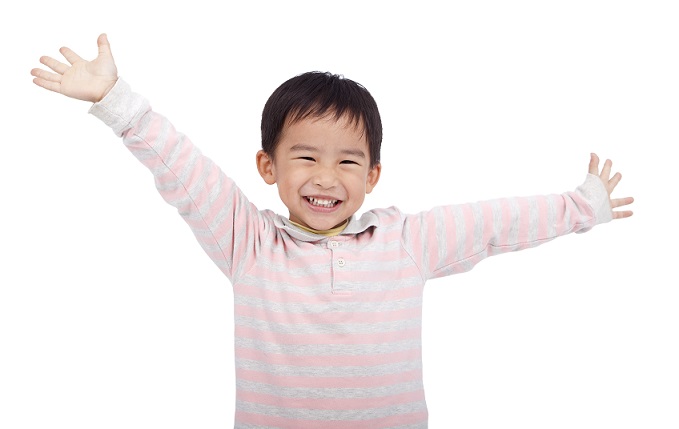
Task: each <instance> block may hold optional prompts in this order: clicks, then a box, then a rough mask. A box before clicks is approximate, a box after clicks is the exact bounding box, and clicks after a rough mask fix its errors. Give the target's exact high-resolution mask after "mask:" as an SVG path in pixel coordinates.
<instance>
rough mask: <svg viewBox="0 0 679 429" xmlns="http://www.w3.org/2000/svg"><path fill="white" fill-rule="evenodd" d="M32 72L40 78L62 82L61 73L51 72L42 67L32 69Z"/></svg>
mask: <svg viewBox="0 0 679 429" xmlns="http://www.w3.org/2000/svg"><path fill="white" fill-rule="evenodd" d="M31 74H32V75H33V76H35V77H37V78H39V79H42V80H47V81H50V82H57V83H60V82H61V75H60V74H56V73H50V72H48V71H45V70H42V69H33V70H31Z"/></svg>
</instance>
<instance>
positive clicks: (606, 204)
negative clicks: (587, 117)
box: [402, 154, 634, 279]
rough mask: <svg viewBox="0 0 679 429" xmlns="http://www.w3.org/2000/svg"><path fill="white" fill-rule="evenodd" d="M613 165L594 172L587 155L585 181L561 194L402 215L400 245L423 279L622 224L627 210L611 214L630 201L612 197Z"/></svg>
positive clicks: (595, 159)
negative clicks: (599, 226)
mask: <svg viewBox="0 0 679 429" xmlns="http://www.w3.org/2000/svg"><path fill="white" fill-rule="evenodd" d="M611 167H612V162H611V161H610V160H606V162H605V163H604V165H603V168H602V169H601V171H599V158H598V156H597V155H596V154H592V155H591V158H590V162H589V174H588V175H587V179H586V180H585V182H584V183H583V184H582V185H581V186H579V187H578V188H577V189H576V190H575V191H573V192H566V193H563V194H560V195H557V194H554V195H543V196H533V197H514V198H502V199H497V200H490V201H481V202H477V203H469V204H461V205H453V206H443V207H437V208H435V209H433V210H430V211H426V212H422V213H419V214H417V215H411V216H407V217H406V218H405V221H404V232H403V237H402V238H403V245H404V246H405V247H406V249H407V250H408V251H409V252H410V254H411V256H412V257H413V259H414V260H415V262H416V263H417V264H418V265H419V266H420V268H421V270H422V275H423V277H425V279H427V278H436V277H442V276H446V275H450V274H456V273H460V272H464V271H468V270H470V269H471V268H473V267H474V265H476V264H477V263H478V262H480V261H481V260H483V259H485V258H487V257H488V256H493V255H497V254H500V253H505V252H511V251H516V250H522V249H527V248H530V247H535V246H537V245H540V244H542V243H545V242H547V241H550V240H552V239H554V238H556V237H559V236H561V235H565V234H568V233H571V232H576V233H578V232H585V231H588V230H590V229H591V228H592V227H594V226H595V225H597V224H599V223H604V222H608V221H610V220H612V219H623V218H627V217H629V216H631V215H632V211H630V210H613V209H617V208H620V207H625V206H627V205H629V204H631V203H632V202H633V201H634V199H633V198H631V197H626V198H616V199H612V198H611V193H612V192H613V190H614V189H615V187H616V186H617V185H618V183H619V182H620V179H621V178H622V176H621V174H620V173H616V174H614V175H613V176H611Z"/></svg>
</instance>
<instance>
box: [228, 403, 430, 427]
mask: <svg viewBox="0 0 679 429" xmlns="http://www.w3.org/2000/svg"><path fill="white" fill-rule="evenodd" d="M236 408H237V409H239V410H240V411H242V412H246V413H253V414H264V415H268V416H276V417H283V418H288V419H298V420H318V421H333V420H335V421H337V420H339V421H344V422H346V421H356V420H371V419H378V418H381V417H390V416H398V415H401V414H408V413H413V412H417V411H423V410H425V409H426V405H425V403H424V401H419V402H415V403H407V404H397V405H390V406H387V407H381V408H368V409H359V410H316V409H304V408H301V409H294V408H284V407H276V406H273V405H263V404H256V403H252V402H244V401H237V402H236Z"/></svg>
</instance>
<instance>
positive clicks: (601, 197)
mask: <svg viewBox="0 0 679 429" xmlns="http://www.w3.org/2000/svg"><path fill="white" fill-rule="evenodd" d="M575 192H577V193H578V194H580V195H581V196H582V197H583V198H585V199H586V200H587V201H588V202H589V204H590V205H591V206H592V209H593V210H594V216H595V219H596V224H597V225H598V224H600V223H606V222H609V221H611V220H612V219H613V210H612V209H611V203H610V197H609V196H608V191H607V190H606V187H605V186H604V184H603V182H602V181H601V178H599V176H596V175H594V174H589V173H588V174H587V178H586V179H585V183H583V184H582V185H580V186H578V188H577V189H576V190H575Z"/></svg>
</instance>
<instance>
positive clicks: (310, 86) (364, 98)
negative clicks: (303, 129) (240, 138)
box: [262, 71, 382, 168]
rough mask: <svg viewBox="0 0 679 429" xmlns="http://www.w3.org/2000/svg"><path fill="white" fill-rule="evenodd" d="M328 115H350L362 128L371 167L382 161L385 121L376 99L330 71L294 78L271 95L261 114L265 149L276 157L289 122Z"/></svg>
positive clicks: (349, 117) (308, 73)
mask: <svg viewBox="0 0 679 429" xmlns="http://www.w3.org/2000/svg"><path fill="white" fill-rule="evenodd" d="M327 114H333V116H334V118H335V119H339V118H341V117H342V116H344V115H347V117H348V119H349V121H350V122H351V123H353V124H354V125H356V126H359V125H362V126H363V132H364V135H365V137H366V140H367V142H368V149H369V151H370V167H371V168H372V167H374V166H376V165H377V164H378V163H379V162H380V146H381V144H382V120H381V119H380V112H379V111H378V109H377V103H376V102H375V99H374V98H373V97H372V95H370V93H369V92H368V90H367V89H366V88H365V87H364V86H363V85H361V84H359V83H357V82H354V81H352V80H350V79H346V78H344V77H343V76H341V75H336V74H332V73H328V72H318V71H312V72H307V73H303V74H301V75H298V76H295V77H293V78H291V79H289V80H287V81H285V82H284V83H283V84H281V85H280V86H279V87H278V88H277V89H276V90H275V91H274V92H273V93H272V94H271V96H270V97H269V99H268V100H267V102H266V104H265V105H264V110H263V112H262V149H263V150H264V152H266V153H267V154H268V155H269V156H271V157H273V156H274V151H275V150H276V146H277V145H278V143H279V141H280V137H281V133H282V131H283V127H284V126H285V125H286V123H289V122H290V123H294V122H297V121H300V120H302V119H305V118H307V117H309V116H313V117H323V116H325V115H327ZM288 121H289V122H288Z"/></svg>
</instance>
